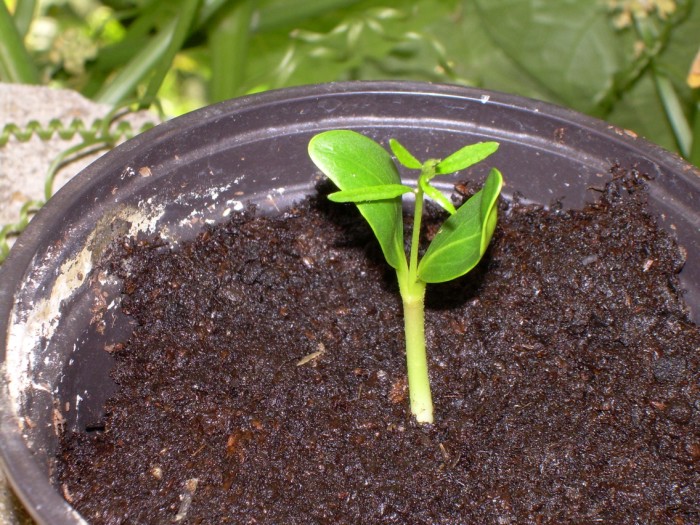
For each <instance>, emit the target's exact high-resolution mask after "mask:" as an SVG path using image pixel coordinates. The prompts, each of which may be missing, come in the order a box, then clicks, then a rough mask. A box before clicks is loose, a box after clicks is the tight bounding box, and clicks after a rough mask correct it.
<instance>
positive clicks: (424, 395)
mask: <svg viewBox="0 0 700 525" xmlns="http://www.w3.org/2000/svg"><path fill="white" fill-rule="evenodd" d="M389 145H390V147H391V151H392V152H393V153H394V156H395V157H396V159H397V160H398V161H399V162H400V163H401V164H402V165H403V166H405V167H406V168H409V169H415V170H420V175H419V176H418V184H417V185H416V187H415V188H414V187H411V186H407V185H405V184H403V183H402V182H401V177H400V175H399V172H398V169H397V167H396V164H394V162H393V160H392V158H391V155H390V154H389V152H388V151H386V150H385V149H384V148H383V147H382V146H380V145H379V144H377V143H376V142H375V141H373V140H372V139H370V138H368V137H365V136H364V135H360V134H359V133H356V132H354V131H347V130H334V131H326V132H323V133H320V134H318V135H316V136H315V137H313V138H312V139H311V142H309V155H310V156H311V159H312V160H313V161H314V163H315V164H316V166H318V168H319V169H320V170H321V171H322V172H323V173H325V174H326V176H328V178H330V179H331V180H332V181H333V182H334V183H335V185H336V186H337V187H338V189H339V190H340V191H338V192H335V193H331V194H330V195H329V196H328V198H329V199H330V200H332V201H334V202H353V203H355V204H357V207H358V209H359V210H360V213H361V214H362V215H363V216H364V218H365V219H366V220H367V222H368V223H369V225H370V227H371V228H372V231H373V232H374V235H375V236H376V237H377V240H378V241H379V245H380V246H381V249H382V252H383V254H384V257H385V259H386V261H387V262H388V263H389V264H390V265H391V266H392V267H393V268H394V269H395V270H396V275H397V277H398V282H399V291H400V293H401V299H402V301H403V310H404V326H405V335H406V364H407V368H408V390H409V398H410V403H411V412H412V413H413V415H414V416H415V417H416V420H417V421H418V422H419V423H432V422H433V401H432V395H431V393H430V382H429V379H428V361H427V356H426V349H425V326H424V325H425V306H424V304H425V288H426V284H428V283H441V282H445V281H450V280H452V279H456V278H457V277H460V276H462V275H464V274H466V273H467V272H469V271H470V270H471V269H472V268H474V266H476V264H477V263H478V262H479V260H480V259H481V257H482V256H483V255H484V252H485V251H486V247H487V246H488V244H489V241H490V240H491V236H492V235H493V231H494V229H495V228H496V220H497V208H496V200H497V198H498V194H499V193H500V191H501V186H502V185H503V177H502V175H501V173H500V172H499V171H498V170H497V169H495V168H493V169H491V172H490V173H489V175H488V177H487V179H486V181H485V182H484V186H483V187H482V189H481V190H480V191H478V192H477V193H476V194H474V195H473V196H472V197H471V198H469V200H467V202H465V203H464V204H463V205H462V206H460V207H459V209H455V207H454V205H453V204H452V202H450V200H449V199H447V198H446V197H445V196H444V195H443V194H442V193H441V192H440V191H439V190H438V189H437V188H435V187H434V186H432V185H431V181H432V179H433V178H435V177H436V176H438V175H447V174H450V173H454V172H456V171H459V170H462V169H465V168H467V167H469V166H471V165H473V164H476V163H477V162H480V161H482V160H484V159H485V158H486V157H488V156H489V155H491V154H492V153H493V152H495V151H496V150H497V149H498V143H496V142H479V143H477V144H472V145H469V146H465V147H463V148H462V149H460V150H459V151H457V152H455V153H453V154H452V155H450V156H448V157H447V158H445V159H442V160H439V159H428V160H426V161H425V162H422V163H421V162H419V161H418V160H417V159H416V158H415V157H414V156H413V155H412V154H411V153H410V152H409V151H408V150H407V149H406V148H405V147H403V146H402V145H401V144H400V143H399V142H398V141H397V140H395V139H391V140H390V141H389ZM405 193H413V194H414V196H415V205H414V206H415V208H414V214H413V232H412V236H411V244H410V253H409V256H408V258H407V257H406V252H405V250H404V233H403V207H402V195H404V194H405ZM425 196H427V197H429V198H431V199H432V200H434V201H435V202H437V204H439V205H440V206H441V207H442V208H444V209H445V210H446V211H447V212H448V213H449V214H450V216H449V217H448V218H447V220H445V222H444V223H443V224H442V226H441V227H440V229H439V230H438V232H437V234H436V235H435V237H434V238H433V240H432V242H431V243H430V245H429V246H428V249H427V250H426V252H425V253H424V254H423V257H422V258H420V260H419V258H418V249H419V246H418V245H419V239H420V230H421V218H422V215H423V199H424V197H425Z"/></svg>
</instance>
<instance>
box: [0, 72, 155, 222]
mask: <svg viewBox="0 0 700 525" xmlns="http://www.w3.org/2000/svg"><path fill="white" fill-rule="evenodd" d="M109 111H110V107H109V106H105V105H102V104H96V103H94V102H92V101H90V100H87V99H85V98H84V97H82V96H81V95H80V94H78V93H76V92H74V91H69V90H58V89H50V88H46V87H41V86H25V85H19V84H3V83H0V203H2V205H1V206H0V227H2V226H4V225H6V224H12V223H16V222H17V221H18V220H19V218H20V210H21V208H22V206H23V205H24V204H25V203H26V202H29V201H43V200H44V183H45V180H46V174H47V172H48V170H49V167H50V165H51V163H52V162H53V161H54V160H55V159H56V158H57V156H59V155H60V154H61V153H62V152H65V151H66V150H67V149H68V148H70V147H72V146H75V145H77V144H79V143H80V142H81V141H82V140H83V139H82V137H81V135H80V133H77V132H76V133H74V134H73V137H72V138H70V139H68V138H62V137H61V136H60V134H59V133H58V132H57V131H55V132H54V133H53V135H52V137H51V139H50V140H44V139H42V138H41V137H40V136H39V134H38V133H36V132H35V133H33V134H31V138H29V137H23V136H22V135H28V134H29V133H28V129H29V127H31V126H36V125H37V123H38V126H39V127H41V128H42V129H44V130H48V129H50V127H51V126H52V124H51V123H52V121H54V120H57V121H58V122H60V125H59V124H58V123H57V122H54V124H53V126H54V127H57V128H60V129H62V130H64V131H66V132H67V131H68V130H70V129H71V128H72V127H75V126H74V121H76V120H79V121H81V122H82V125H81V126H82V128H83V130H86V131H89V130H92V129H93V127H95V129H96V124H95V122H96V121H98V120H101V119H103V118H104V117H105V116H106V115H107V114H108V113H109ZM122 120H123V121H128V123H129V124H128V125H129V126H130V128H131V129H132V130H133V133H136V132H138V131H139V130H140V129H141V127H142V126H143V125H144V124H146V123H147V122H153V121H154V120H155V119H154V118H153V116H152V115H149V114H146V113H140V114H136V115H134V114H131V115H129V116H128V117H127V118H126V119H122ZM8 125H15V126H16V127H17V128H19V131H11V130H10V128H9V127H8ZM123 125H126V124H123ZM117 126H118V124H115V125H113V126H111V128H110V129H111V130H112V131H116V130H117ZM27 139H28V140H27ZM105 151H106V150H104V149H102V150H99V151H97V152H94V153H92V154H88V155H83V156H80V157H79V158H77V159H74V160H73V161H72V162H68V163H67V164H66V165H65V166H63V167H62V169H60V170H59V171H58V173H57V175H56V178H55V181H54V184H53V190H54V192H55V191H56V190H58V189H59V188H60V187H61V186H63V185H64V184H65V183H66V181H68V180H69V179H70V178H71V177H73V176H74V175H75V174H76V173H78V172H79V171H80V170H81V169H82V168H84V167H85V166H87V165H88V164H90V163H91V162H93V161H94V160H95V159H96V158H97V157H99V156H100V155H102V154H104V152H105Z"/></svg>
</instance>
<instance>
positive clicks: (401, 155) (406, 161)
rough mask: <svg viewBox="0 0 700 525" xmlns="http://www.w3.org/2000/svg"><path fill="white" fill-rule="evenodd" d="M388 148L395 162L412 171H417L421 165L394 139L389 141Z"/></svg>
mask: <svg viewBox="0 0 700 525" xmlns="http://www.w3.org/2000/svg"><path fill="white" fill-rule="evenodd" d="M389 147H390V148H391V151H392V152H393V153H394V156H395V157H396V160H398V161H399V162H400V163H401V164H403V165H404V166H406V167H407V168H410V169H412V170H419V169H421V168H422V167H423V164H422V163H421V162H419V161H418V159H416V158H415V157H414V156H413V155H412V154H411V153H410V152H409V151H408V150H407V149H406V148H404V147H403V145H402V144H401V143H400V142H399V141H398V140H396V139H389Z"/></svg>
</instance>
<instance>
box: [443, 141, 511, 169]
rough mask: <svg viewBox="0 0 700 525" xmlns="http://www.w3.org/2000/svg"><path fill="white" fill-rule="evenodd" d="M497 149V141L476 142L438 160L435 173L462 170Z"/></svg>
mask: <svg viewBox="0 0 700 525" xmlns="http://www.w3.org/2000/svg"><path fill="white" fill-rule="evenodd" d="M497 149H498V142H477V143H476V144H471V145H469V146H464V147H463V148H462V149H460V150H458V151H456V152H454V153H453V154H452V155H450V156H448V157H447V158H445V159H443V160H441V161H440V162H438V164H437V166H436V167H435V173H437V174H438V175H444V174H447V173H454V172H455V171H459V170H463V169H466V168H468V167H469V166H473V165H474V164H476V163H478V162H481V161H482V160H484V159H485V158H486V157H488V156H489V155H491V154H492V153H494V152H495V151H496V150H497Z"/></svg>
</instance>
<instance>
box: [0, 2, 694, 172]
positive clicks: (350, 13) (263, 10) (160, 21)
mask: <svg viewBox="0 0 700 525" xmlns="http://www.w3.org/2000/svg"><path fill="white" fill-rule="evenodd" d="M696 4H697V2H696V1H695V0H675V1H674V0H656V1H653V0H645V1H642V0H586V1H580V0H558V1H556V2H545V1H542V0H257V1H253V0H173V1H169V2H162V1H158V0H3V2H0V80H3V81H11V82H30V83H42V84H49V85H56V86H62V87H70V88H73V89H77V90H78V91H80V92H82V93H83V94H85V95H86V96H88V97H90V98H92V99H95V100H97V101H101V102H107V103H110V104H118V103H120V102H123V101H125V100H128V99H131V98H133V97H137V98H138V100H140V101H141V103H142V104H144V105H148V104H150V103H152V102H153V101H154V99H155V98H156V96H157V98H158V99H159V100H160V101H161V103H162V107H163V108H164V110H165V113H166V114H167V115H169V116H173V115H178V114H181V113H183V112H186V111H189V110H192V109H195V108H197V107H201V106H203V105H206V104H209V103H211V102H215V101H218V100H223V99H226V98H230V97H234V96H239V95H242V94H246V93H251V92H256V91H261V90H266V89H273V88H280V87H284V86H291V85H300V84H309V83H317V82H327V81H333V80H348V79H413V80H429V81H435V82H451V83H458V84H465V85H471V86H478V87H483V88H488V89H495V90H500V91H506V92H510V93H516V94H520V95H525V96H529V97H534V98H538V99H543V100H547V101H551V102H554V103H556V104H560V105H564V106H568V107H571V108H573V109H576V110H579V111H582V112H585V113H588V114H591V115H594V116H597V117H600V118H603V119H605V120H608V121H610V122H612V123H614V124H617V125H619V126H622V127H624V128H627V129H630V130H633V131H634V132H636V133H638V134H640V135H643V136H645V137H647V138H648V139H650V140H652V141H654V142H656V143H658V144H660V145H662V146H664V147H666V148H668V149H671V150H675V151H679V152H680V153H681V154H683V155H684V156H686V157H687V158H690V159H691V160H692V161H694V162H695V163H696V164H700V151H699V150H700V139H697V140H693V138H694V137H695V138H697V137H698V136H700V131H699V128H700V117H698V113H699V110H698V107H699V101H700V95H699V94H698V89H695V90H693V89H691V87H690V86H689V85H688V83H687V82H686V78H687V75H688V72H689V70H690V67H691V64H692V62H693V58H694V57H695V55H696V53H697V52H698V50H699V48H700V7H698V6H697V5H696ZM11 26H14V28H12V27H11ZM15 30H16V31H15Z"/></svg>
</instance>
